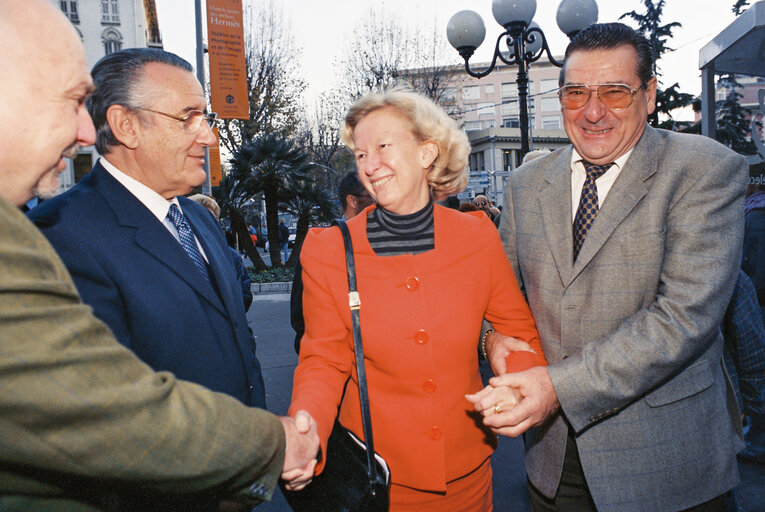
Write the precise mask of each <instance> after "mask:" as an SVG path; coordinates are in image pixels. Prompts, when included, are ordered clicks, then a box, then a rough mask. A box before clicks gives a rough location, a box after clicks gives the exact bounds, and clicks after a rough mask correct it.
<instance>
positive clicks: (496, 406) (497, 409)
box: [494, 402, 502, 414]
mask: <svg viewBox="0 0 765 512" xmlns="http://www.w3.org/2000/svg"><path fill="white" fill-rule="evenodd" d="M501 412H502V406H501V405H499V402H497V403H496V404H494V414H499V413H501Z"/></svg>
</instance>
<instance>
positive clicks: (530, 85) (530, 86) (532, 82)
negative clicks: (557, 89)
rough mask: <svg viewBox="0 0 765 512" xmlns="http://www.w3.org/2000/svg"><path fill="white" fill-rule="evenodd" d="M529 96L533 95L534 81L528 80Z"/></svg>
mask: <svg viewBox="0 0 765 512" xmlns="http://www.w3.org/2000/svg"><path fill="white" fill-rule="evenodd" d="M529 94H534V80H529Z"/></svg>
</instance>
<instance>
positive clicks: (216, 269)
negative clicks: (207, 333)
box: [178, 197, 238, 316]
mask: <svg viewBox="0 0 765 512" xmlns="http://www.w3.org/2000/svg"><path fill="white" fill-rule="evenodd" d="M178 202H179V203H181V208H183V213H184V215H185V216H186V220H187V221H188V223H189V225H190V226H191V230H192V231H194V234H195V235H196V237H197V239H198V240H199V243H200V244H202V248H203V249H204V250H205V254H206V255H207V260H208V261H209V269H210V272H211V273H212V274H213V276H214V279H215V282H216V283H218V292H219V294H220V299H221V300H222V301H223V306H224V307H225V308H226V310H227V311H225V312H224V313H226V315H227V316H228V311H235V309H234V305H235V300H236V299H235V297H234V295H233V289H232V287H231V286H227V283H230V282H231V279H232V276H231V273H230V272H229V273H226V267H227V265H226V263H228V262H229V261H230V260H231V255H230V254H228V252H227V251H228V249H227V248H226V247H225V246H221V245H220V244H217V243H215V241H214V238H213V234H212V233H210V230H209V229H208V228H207V226H205V222H204V221H205V219H202V218H201V217H200V213H201V215H209V216H210V219H209V220H210V221H212V215H211V214H209V213H208V212H206V211H204V212H199V211H197V210H198V209H197V208H194V206H195V205H192V201H191V200H188V199H186V198H185V197H179V198H178ZM237 290H238V288H237Z"/></svg>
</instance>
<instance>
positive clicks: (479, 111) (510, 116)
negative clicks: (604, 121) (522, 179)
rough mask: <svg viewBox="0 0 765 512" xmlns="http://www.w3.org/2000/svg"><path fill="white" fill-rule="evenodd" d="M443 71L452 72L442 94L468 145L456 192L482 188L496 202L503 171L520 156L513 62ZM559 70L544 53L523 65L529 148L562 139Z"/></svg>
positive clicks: (548, 146) (473, 192) (544, 146)
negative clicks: (463, 178)
mask: <svg viewBox="0 0 765 512" xmlns="http://www.w3.org/2000/svg"><path fill="white" fill-rule="evenodd" d="M487 67H488V63H483V64H480V63H479V64H471V69H473V70H483V69H485V68H487ZM448 73H450V74H452V77H451V79H450V85H449V87H447V89H446V96H447V97H448V98H450V99H451V100H452V101H453V102H454V104H455V105H456V108H455V111H456V113H457V115H458V116H459V118H460V122H461V123H462V127H463V129H464V130H465V132H466V133H467V135H468V138H469V140H470V144H471V146H472V149H471V153H470V162H469V167H470V182H469V185H468V188H467V189H466V190H465V191H464V192H463V193H462V194H460V198H461V199H463V200H466V199H470V198H473V197H475V196H476V195H478V194H484V195H486V196H487V197H488V198H489V199H490V200H491V201H493V202H494V203H495V204H502V200H503V190H504V185H505V182H506V181H507V176H508V175H509V172H510V171H511V170H513V169H515V168H516V167H517V166H518V165H519V164H520V157H521V153H520V150H521V130H520V126H521V116H520V105H519V97H518V85H517V83H516V79H517V76H518V67H517V66H508V65H506V64H504V63H501V62H500V63H499V64H498V65H497V67H495V68H494V71H492V72H491V73H489V74H488V75H487V76H485V77H483V78H474V77H472V76H470V75H468V74H467V73H466V72H465V68H464V66H453V67H450V68H448ZM559 74H560V68H558V67H557V66H555V65H553V64H552V63H551V62H550V61H549V60H547V59H546V58H542V59H539V60H538V61H537V62H533V63H532V64H531V65H530V66H529V86H528V96H527V104H528V110H529V147H530V149H532V150H533V149H550V150H553V149H557V148H559V147H562V146H564V145H566V144H568V137H567V136H566V133H565V131H564V130H563V117H562V115H561V111H560V103H559V102H558V77H559Z"/></svg>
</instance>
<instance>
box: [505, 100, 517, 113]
mask: <svg viewBox="0 0 765 512" xmlns="http://www.w3.org/2000/svg"><path fill="white" fill-rule="evenodd" d="M518 109H519V107H518V100H512V101H507V100H506V101H503V102H502V115H503V116H517V115H518V112H519V110H518Z"/></svg>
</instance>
